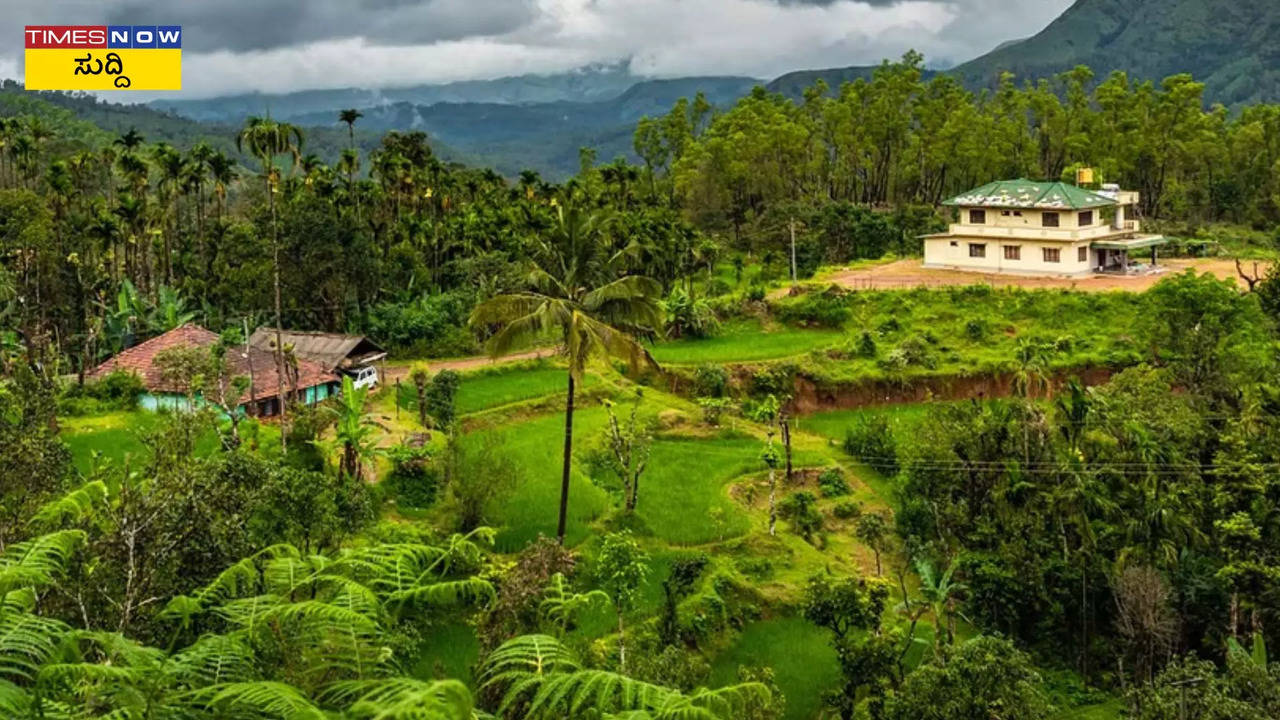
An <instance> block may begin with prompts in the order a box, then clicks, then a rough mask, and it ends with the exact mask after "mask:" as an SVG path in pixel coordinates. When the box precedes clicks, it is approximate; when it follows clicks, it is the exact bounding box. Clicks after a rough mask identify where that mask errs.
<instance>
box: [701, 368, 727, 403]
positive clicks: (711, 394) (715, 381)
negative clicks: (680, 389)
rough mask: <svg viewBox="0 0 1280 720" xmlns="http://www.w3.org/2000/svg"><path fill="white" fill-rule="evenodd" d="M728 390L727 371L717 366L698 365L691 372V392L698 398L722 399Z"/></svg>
mask: <svg viewBox="0 0 1280 720" xmlns="http://www.w3.org/2000/svg"><path fill="white" fill-rule="evenodd" d="M728 388H729V371H727V370H725V369H724V368H723V367H721V366H719V365H699V366H698V368H697V369H696V370H694V371H693V391H694V394H696V395H698V396H699V397H708V398H719V397H724V395H725V391H726V390H728Z"/></svg>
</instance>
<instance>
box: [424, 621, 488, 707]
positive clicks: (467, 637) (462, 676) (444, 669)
mask: <svg viewBox="0 0 1280 720" xmlns="http://www.w3.org/2000/svg"><path fill="white" fill-rule="evenodd" d="M479 657H480V640H479V638H477V637H476V631H475V628H473V627H471V626H470V625H468V624H466V623H464V622H457V621H455V622H447V623H442V624H439V625H432V626H431V628H430V629H429V630H428V631H427V632H426V633H425V634H424V638H423V641H422V644H421V645H420V646H419V651H418V657H417V659H416V660H414V662H413V667H412V668H411V669H410V672H409V674H410V675H412V676H413V677H415V678H419V679H422V680H446V679H450V678H453V679H457V680H462V681H463V682H465V683H466V684H467V686H468V687H470V688H471V689H473V690H474V689H475V678H474V677H473V676H472V674H471V669H472V667H474V666H475V663H476V660H477V659H479Z"/></svg>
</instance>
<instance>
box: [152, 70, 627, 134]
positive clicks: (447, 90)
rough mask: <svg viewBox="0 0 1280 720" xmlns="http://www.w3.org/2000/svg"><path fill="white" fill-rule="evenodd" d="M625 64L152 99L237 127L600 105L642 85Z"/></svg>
mask: <svg viewBox="0 0 1280 720" xmlns="http://www.w3.org/2000/svg"><path fill="white" fill-rule="evenodd" d="M640 80H641V78H638V77H636V76H635V75H632V74H631V72H630V71H629V70H628V69H627V67H626V65H625V64H622V63H619V64H612V65H588V66H585V67H582V68H578V69H575V70H572V71H570V72H565V73H557V74H552V75H518V76H514V77H504V78H498V79H496V80H467V81H462V82H452V83H444V84H438V85H416V86H413V87H405V88H386V89H381V90H379V89H362V88H339V89H333V90H303V91H300V92H293V93H283V94H268V93H246V94H243V95H228V96H223V97H216V98H208V99H204V100H154V101H152V102H151V103H150V105H151V106H152V107H154V108H157V109H160V110H172V111H174V112H177V113H179V114H181V115H184V116H186V117H189V118H192V119H195V120H202V121H206V122H232V123H238V122H240V121H241V120H242V119H243V118H244V117H245V116H247V115H261V114H263V113H264V112H266V110H267V109H268V108H270V110H271V114H272V115H273V116H275V117H279V118H282V119H286V120H292V119H294V118H297V117H300V116H303V115H314V114H316V113H323V112H332V113H336V112H337V110H338V109H340V108H351V107H354V108H366V107H376V106H379V105H395V104H397V103H410V104H412V105H434V104H436V103H501V104H511V105H515V104H530V103H548V102H562V101H566V102H596V101H603V100H609V99H612V98H615V97H617V96H619V95H621V94H622V93H624V92H626V91H627V89H628V88H630V87H631V86H632V85H635V84H636V83H637V82H639V81H640Z"/></svg>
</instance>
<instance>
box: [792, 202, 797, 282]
mask: <svg viewBox="0 0 1280 720" xmlns="http://www.w3.org/2000/svg"><path fill="white" fill-rule="evenodd" d="M791 284H792V285H795V284H796V219H795V218H791Z"/></svg>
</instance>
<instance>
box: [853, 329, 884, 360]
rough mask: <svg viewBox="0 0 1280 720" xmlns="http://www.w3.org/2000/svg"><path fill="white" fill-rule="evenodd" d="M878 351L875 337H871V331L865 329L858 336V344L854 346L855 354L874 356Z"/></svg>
mask: <svg viewBox="0 0 1280 720" xmlns="http://www.w3.org/2000/svg"><path fill="white" fill-rule="evenodd" d="M878 351H879V349H878V348H877V347H876V340H875V338H873V337H871V333H869V332H867V331H866V330H863V331H862V334H861V335H859V336H858V343H857V345H855V346H854V349H853V352H854V354H855V355H857V356H858V357H864V358H874V357H875V356H876V353H877V352H878Z"/></svg>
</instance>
